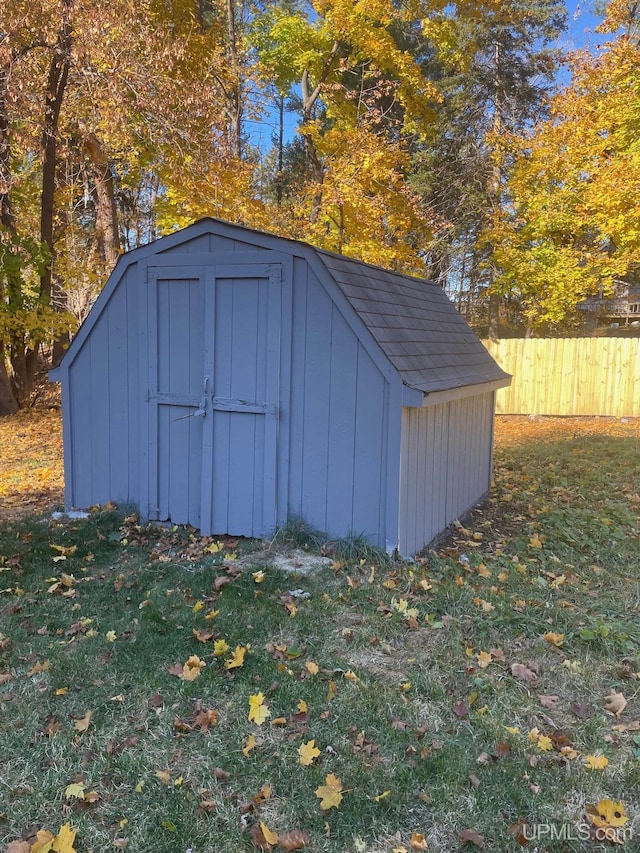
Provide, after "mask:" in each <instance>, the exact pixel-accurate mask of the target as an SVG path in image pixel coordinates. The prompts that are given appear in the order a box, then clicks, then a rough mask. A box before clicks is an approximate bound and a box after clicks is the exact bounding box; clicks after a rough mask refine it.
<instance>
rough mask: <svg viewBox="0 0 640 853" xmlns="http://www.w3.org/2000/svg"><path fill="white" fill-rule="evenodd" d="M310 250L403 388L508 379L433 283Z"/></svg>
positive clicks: (423, 388)
mask: <svg viewBox="0 0 640 853" xmlns="http://www.w3.org/2000/svg"><path fill="white" fill-rule="evenodd" d="M314 251H315V253H316V254H317V255H318V257H319V258H320V260H321V261H322V263H323V265H324V266H325V267H326V269H327V271H328V272H329V273H330V275H331V277H332V278H333V279H334V281H335V282H336V283H337V284H338V286H339V287H340V289H341V291H342V292H343V293H344V295H345V296H346V298H347V299H348V300H349V302H350V303H351V305H352V306H353V308H354V310H355V311H356V313H357V314H358V316H359V317H360V319H361V320H362V322H363V323H364V324H365V326H366V327H367V328H368V329H369V331H370V332H371V334H372V335H373V337H374V338H375V340H376V341H377V343H378V344H379V346H380V348H381V349H382V350H383V352H384V353H385V355H386V356H387V358H388V359H389V361H390V362H391V363H392V364H393V366H394V367H395V368H396V370H397V371H398V373H399V374H400V376H401V377H402V381H403V382H404V384H405V385H408V386H409V387H410V388H415V389H416V390H418V391H422V392H423V393H425V394H428V393H431V392H433V391H443V390H449V389H452V388H461V387H464V386H466V385H478V384H482V383H485V382H495V381H496V380H497V381H500V380H505V381H506V380H507V379H508V378H509V375H508V374H507V373H505V372H504V371H503V370H502V369H501V368H500V367H498V365H497V364H496V362H495V361H494V360H493V358H492V357H491V356H490V355H489V353H488V352H487V350H486V349H485V347H484V346H483V345H482V343H481V342H480V340H479V339H478V338H477V337H476V335H475V334H474V332H473V331H472V330H471V329H470V328H469V326H468V325H467V323H466V321H465V320H464V318H463V317H462V316H461V315H460V314H459V313H458V311H457V310H456V308H455V306H454V305H453V303H452V302H451V301H450V300H449V299H448V297H447V296H446V294H445V293H444V291H443V290H442V288H441V287H439V286H438V285H436V284H434V283H433V282H430V281H426V280H424V279H418V278H412V277H410V276H407V275H402V274H400V273H396V272H391V271H389V270H384V269H381V268H380V267H375V266H372V265H371V264H365V263H363V262H362V261H357V260H354V259H352V258H347V257H345V256H343V255H334V254H332V253H330V252H325V251H323V250H320V249H314Z"/></svg>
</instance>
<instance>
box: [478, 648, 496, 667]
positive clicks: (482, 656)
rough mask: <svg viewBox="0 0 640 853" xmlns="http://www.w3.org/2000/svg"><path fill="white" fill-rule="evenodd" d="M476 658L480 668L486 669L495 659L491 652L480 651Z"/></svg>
mask: <svg viewBox="0 0 640 853" xmlns="http://www.w3.org/2000/svg"><path fill="white" fill-rule="evenodd" d="M476 658H477V660H478V666H479V667H480V669H486V668H487V667H488V666H489V664H490V663H491V661H492V660H493V658H492V656H491V653H490V652H478V654H477V655H476Z"/></svg>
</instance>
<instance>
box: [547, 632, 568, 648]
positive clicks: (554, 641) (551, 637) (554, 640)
mask: <svg viewBox="0 0 640 853" xmlns="http://www.w3.org/2000/svg"><path fill="white" fill-rule="evenodd" d="M542 637H543V639H545V640H546V641H547V643H550V644H551V645H552V646H556V647H558V648H559V647H560V646H561V645H562V644H563V643H564V634H556V633H555V632H554V631H547V633H546V634H543V635H542Z"/></svg>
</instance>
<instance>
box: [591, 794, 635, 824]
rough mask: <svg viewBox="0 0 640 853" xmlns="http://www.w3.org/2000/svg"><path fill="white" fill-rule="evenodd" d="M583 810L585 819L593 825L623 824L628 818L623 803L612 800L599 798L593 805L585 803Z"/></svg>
mask: <svg viewBox="0 0 640 853" xmlns="http://www.w3.org/2000/svg"><path fill="white" fill-rule="evenodd" d="M584 810H585V812H586V816H587V820H588V821H589V823H591V824H593V826H598V827H605V826H616V827H617V826H624V825H625V823H627V822H628V820H629V818H628V817H627V815H626V814H625V810H624V805H623V803H619V802H614V801H613V800H600V802H599V803H597V804H596V805H595V806H592V805H586V806H585V809H584Z"/></svg>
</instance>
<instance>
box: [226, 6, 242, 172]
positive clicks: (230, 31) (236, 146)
mask: <svg viewBox="0 0 640 853" xmlns="http://www.w3.org/2000/svg"><path fill="white" fill-rule="evenodd" d="M227 58H228V61H229V66H230V69H231V73H232V75H233V77H234V80H233V82H232V84H231V86H230V87H229V90H228V93H227V95H228V104H227V115H228V116H229V146H230V148H231V153H232V155H233V156H234V157H236V158H237V159H238V160H240V159H242V115H243V112H244V105H243V103H242V96H243V92H242V78H241V75H240V58H239V56H238V37H237V29H236V6H235V0H227Z"/></svg>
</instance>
